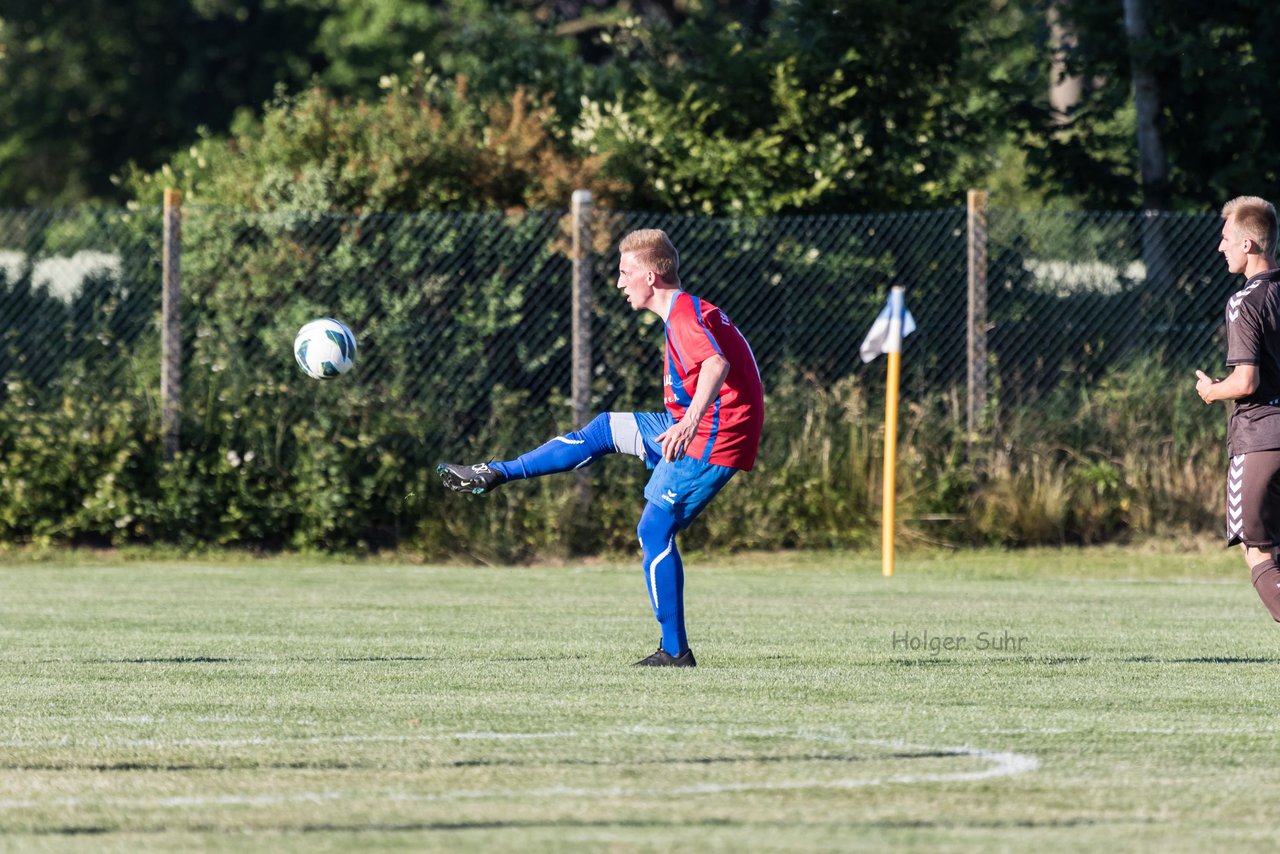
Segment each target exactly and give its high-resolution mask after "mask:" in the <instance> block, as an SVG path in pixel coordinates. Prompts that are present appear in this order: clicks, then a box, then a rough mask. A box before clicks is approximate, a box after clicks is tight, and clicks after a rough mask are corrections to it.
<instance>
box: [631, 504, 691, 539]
mask: <svg viewBox="0 0 1280 854" xmlns="http://www.w3.org/2000/svg"><path fill="white" fill-rule="evenodd" d="M679 529H680V525H679V522H678V521H677V520H676V517H675V515H674V514H672V513H669V512H668V511H666V510H663V509H662V508H661V507H659V506H658V505H656V504H653V503H652V502H648V503H646V504H645V505H644V513H642V514H641V515H640V524H639V525H637V526H636V535H637V536H638V537H639V538H640V543H641V545H645V544H648V543H664V544H665V543H666V542H667V541H668V540H670V539H671V538H672V537H673V536H674V535H675V533H676V531H678V530H679Z"/></svg>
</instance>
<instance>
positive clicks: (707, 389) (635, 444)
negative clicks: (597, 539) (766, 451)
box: [436, 229, 764, 667]
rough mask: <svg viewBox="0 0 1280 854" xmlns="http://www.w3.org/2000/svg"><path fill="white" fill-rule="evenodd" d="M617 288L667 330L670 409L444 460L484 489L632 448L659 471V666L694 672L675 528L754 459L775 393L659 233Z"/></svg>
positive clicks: (651, 661) (645, 516)
mask: <svg viewBox="0 0 1280 854" xmlns="http://www.w3.org/2000/svg"><path fill="white" fill-rule="evenodd" d="M618 249H619V253H620V256H621V257H620V260H619V263H618V288H619V289H620V290H621V291H622V292H623V294H624V295H625V296H626V298H627V302H628V304H630V306H631V308H632V309H634V310H636V311H641V310H644V311H651V312H653V313H654V314H656V315H658V316H659V317H661V318H662V320H663V323H664V326H665V331H666V359H665V364H664V371H663V374H664V379H663V403H664V404H665V406H666V411H665V412H602V413H600V414H599V415H598V416H596V417H595V419H593V420H592V421H591V423H589V424H587V425H586V426H585V427H582V428H581V429H579V430H577V431H574V432H573V433H569V434H566V435H564V436H557V437H556V438H554V439H552V440H551V441H549V442H547V443H546V444H544V445H542V446H540V447H538V448H535V449H534V450H532V451H529V452H528V453H526V454H524V455H522V456H520V457H518V458H516V459H514V460H509V461H506V462H493V463H479V464H476V465H469V466H468V465H457V464H454V463H441V464H440V465H439V466H437V467H436V473H437V474H439V475H440V477H441V479H442V480H443V481H444V484H445V486H447V487H449V488H450V489H452V490H455V491H457V492H470V493H475V494H477V495H478V494H483V493H486V492H490V491H492V490H493V489H494V488H495V487H497V486H498V485H499V484H502V483H505V482H506V481H508V480H521V479H524V478H529V477H540V476H542V475H545V474H553V473H555V472H562V471H570V470H573V469H577V468H581V467H582V466H585V465H588V464H590V463H591V462H593V461H595V460H597V459H599V458H600V457H602V456H604V455H605V454H612V453H624V454H631V455H633V456H635V457H638V458H640V459H642V460H644V461H645V464H646V465H647V466H648V467H649V468H650V469H652V471H653V474H652V475H651V476H650V478H649V483H648V485H647V486H646V487H645V490H644V496H645V499H646V500H647V501H646V504H645V508H644V512H643V513H642V514H641V516H640V524H639V527H638V528H637V533H638V534H639V536H640V546H641V550H642V552H643V557H644V564H643V569H644V574H645V585H646V587H647V588H648V592H649V604H650V605H651V606H652V608H653V613H654V617H656V618H657V620H658V624H659V625H660V626H661V628H662V641H661V643H660V644H659V646H658V649H657V651H656V652H654V653H653V654H652V655H650V656H649V657H647V658H645V659H643V660H641V661H638V662H636V664H638V665H643V666H648V667H694V666H696V665H697V661H696V660H695V659H694V657H693V650H691V649H690V648H689V643H688V639H687V637H686V634H685V621H684V565H683V563H682V561H681V560H680V552H679V550H678V549H677V547H676V534H677V533H678V532H679V531H680V530H681V529H683V528H685V527H686V526H688V524H689V523H690V522H692V521H693V520H694V518H695V517H697V515H698V514H699V513H701V512H702V509H703V508H704V507H706V506H707V504H708V503H709V502H710V501H711V499H712V498H714V497H715V495H716V493H718V492H719V491H720V490H721V489H722V488H723V487H724V485H725V484H726V483H728V482H729V479H730V478H732V477H733V475H734V474H735V473H737V472H739V471H749V470H750V469H751V468H752V466H754V465H755V460H756V451H757V449H758V448H759V446H760V435H761V432H762V430H763V428H764V389H763V386H762V384H761V382H760V370H759V368H758V367H757V365H756V360H755V356H754V355H753V354H752V352H751V347H750V345H749V344H747V339H746V338H745V337H743V335H742V333H741V331H739V330H738V328H737V327H736V326H734V324H733V322H732V321H730V320H729V317H728V315H726V314H725V313H724V312H723V311H721V310H720V309H719V308H717V307H716V306H714V305H712V304H711V303H709V302H707V301H706V300H703V299H700V298H698V297H696V296H693V295H692V294H688V293H686V292H685V291H683V290H681V288H680V256H679V254H678V253H677V252H676V248H675V246H674V245H672V243H671V239H670V238H669V237H667V234H666V232H664V231H661V230H659V229H642V230H640V231H634V232H632V233H631V234H628V235H627V236H626V237H625V238H623V240H622V243H621V244H620V245H619V247H618Z"/></svg>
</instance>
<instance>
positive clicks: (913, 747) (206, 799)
mask: <svg viewBox="0 0 1280 854" xmlns="http://www.w3.org/2000/svg"><path fill="white" fill-rule="evenodd" d="M616 734H633V735H641V734H653V735H657V734H663V735H672V734H688V732H687V731H682V730H675V729H657V728H647V727H627V728H625V729H621V730H605V731H600V732H596V733H591V734H590V735H616ZM721 734H722V735H731V736H733V735H736V736H756V737H759V736H784V737H791V738H799V739H806V740H819V741H840V742H843V743H847V744H858V745H865V746H874V747H883V748H889V749H893V750H900V751H901V750H910V751H919V752H928V753H931V754H941V755H943V756H949V757H954V758H956V759H975V760H979V761H981V762H985V763H987V767H985V768H979V769H976V770H972V771H954V772H948V773H932V774H893V775H882V776H873V777H855V778H845V779H837V780H803V779H802V780H775V781H762V782H756V783H699V784H694V785H689V786H676V787H669V786H662V787H630V788H628V787H618V786H607V787H599V788H581V787H567V786H553V787H545V788H535V789H492V790H458V791H450V792H440V793H414V792H401V791H391V792H384V793H381V794H357V793H345V792H335V791H327V792H294V793H286V794H263V795H192V796H185V797H172V798H103V799H88V798H78V797H66V798H56V799H50V800H38V799H31V798H24V799H3V800H0V810H17V809H38V808H45V809H47V808H51V807H77V808H78V807H87V806H100V807H111V808H132V809H143V808H153V809H157V808H158V809H164V808H185V807H203V806H269V805H274V804H284V803H325V802H332V801H343V800H351V801H359V800H369V799H382V800H387V801H396V802H436V801H460V800H512V799H520V798H535V799H537V798H564V797H574V798H627V797H645V796H657V797H670V796H672V795H689V796H692V795H714V794H724V793H735V792H751V791H793V790H800V789H860V788H868V787H873V786H888V785H913V784H919V783H959V782H973V781H978V780H989V779H995V778H999V777H1011V776H1015V775H1018V774H1025V773H1028V772H1031V771H1034V770H1036V769H1037V768H1039V767H1040V760H1038V759H1036V758H1035V757H1034V756H1030V755H1027V754H1024V753H1013V752H1007V751H994V750H985V749H982V748H976V747H969V746H963V747H934V746H930V745H921V744H912V743H908V742H902V741H886V740H882V739H865V738H849V737H847V736H844V735H842V734H839V733H835V732H831V731H821V730H819V731H805V730H795V731H788V730H777V729H767V730H765V729H761V730H734V731H732V732H727V733H721ZM574 737H579V734H577V733H571V732H546V733H498V732H459V733H442V734H438V735H430V736H427V735H424V736H409V737H405V738H404V739H400V738H398V737H366V736H344V737H340V738H335V739H328V740H334V741H336V740H343V741H346V740H372V739H373V738H379V740H390V741H393V740H410V739H433V740H442V739H471V740H511V739H526V738H545V739H556V738H574ZM261 741H262V742H264V743H293V742H294V741H296V740H291V739H262V740H261ZM187 743H189V742H185V741H175V742H170V744H175V745H179V744H187ZM235 743H237V744H238V743H242V742H240V741H237V742H235ZM255 743H256V742H255ZM885 758H886V759H892V757H885ZM800 761H803V760H800Z"/></svg>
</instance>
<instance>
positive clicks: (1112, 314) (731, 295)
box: [0, 207, 1239, 457]
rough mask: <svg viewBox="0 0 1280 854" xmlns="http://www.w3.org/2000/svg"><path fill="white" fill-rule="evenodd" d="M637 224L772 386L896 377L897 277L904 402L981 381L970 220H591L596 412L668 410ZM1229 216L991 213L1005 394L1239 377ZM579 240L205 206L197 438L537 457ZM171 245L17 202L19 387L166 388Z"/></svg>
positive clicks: (197, 232)
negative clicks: (346, 341) (1227, 263)
mask: <svg viewBox="0 0 1280 854" xmlns="http://www.w3.org/2000/svg"><path fill="white" fill-rule="evenodd" d="M641 227H657V228H663V229H665V230H667V232H668V233H669V234H670V235H671V236H672V238H673V240H674V242H675V244H676V245H677V247H679V249H680V251H681V254H682V274H683V279H684V284H685V287H686V288H687V289H688V290H690V291H693V292H695V293H698V294H699V295H701V296H704V297H705V298H707V299H709V300H710V301H711V302H713V303H715V304H717V305H719V306H720V307H722V308H723V309H724V310H725V311H726V312H727V313H728V314H729V315H730V317H732V318H733V319H734V320H735V322H736V323H738V325H739V326H740V327H741V328H742V329H743V330H744V331H745V333H746V335H747V336H748V339H749V340H750V341H751V344H752V347H753V349H754V351H755V353H756V356H757V359H758V361H759V363H760V366H761V369H762V373H763V375H764V377H765V381H766V386H767V387H768V385H769V384H771V383H777V382H781V381H784V378H798V379H802V380H805V381H812V382H816V383H819V384H832V383H835V382H836V381H838V380H840V379H841V378H844V377H848V376H850V375H853V376H856V377H858V378H859V379H860V380H861V381H864V382H865V383H866V384H867V385H868V386H870V387H873V388H874V387H875V386H876V384H877V383H880V382H882V379H881V376H882V374H883V367H882V366H881V365H879V364H878V363H873V364H872V365H869V366H866V365H863V363H862V362H861V360H860V359H859V356H858V347H859V344H860V343H861V339H862V337H863V335H864V334H865V332H866V330H867V329H868V328H869V326H870V325H871V322H872V320H873V319H874V318H875V316H876V314H877V312H878V311H879V310H880V308H881V307H882V305H883V303H884V300H885V296H886V292H887V290H888V288H889V287H890V286H891V285H894V284H902V285H905V286H906V288H907V304H908V307H909V308H910V310H911V311H912V313H913V314H914V316H915V318H916V321H917V324H918V331H917V332H916V333H915V334H914V335H913V336H912V337H911V338H909V339H908V340H907V342H906V345H905V349H904V357H903V372H904V373H903V377H904V380H903V381H904V395H907V396H910V395H912V394H923V393H927V392H931V391H939V390H949V389H959V390H960V391H962V392H963V390H964V388H965V383H966V377H967V375H968V373H967V372H968V370H969V367H970V366H969V364H968V362H969V355H968V349H967V347H968V313H969V304H968V300H969V296H968V295H969V276H968V257H969V254H968V253H969V247H970V245H971V239H972V237H973V235H971V234H970V230H969V228H968V226H967V220H966V211H965V210H964V209H963V208H960V209H955V210H942V211H927V212H918V213H900V214H883V215H850V216H814V217H780V218H774V219H744V220H732V219H708V218H699V217H683V216H671V215H657V214H639V213H628V212H615V211H606V210H599V209H597V210H595V211H593V212H592V213H591V219H590V223H589V225H588V226H587V228H588V230H589V240H588V241H587V242H588V243H589V244H590V245H591V246H592V247H593V250H594V251H593V254H592V255H591V257H590V259H589V260H590V264H591V271H592V272H591V281H592V282H593V287H594V303H593V311H592V317H593V325H592V348H593V352H594V358H593V365H592V370H591V389H590V403H591V408H592V409H593V410H601V409H618V410H626V409H641V410H652V409H657V408H658V407H660V406H661V397H660V394H661V385H660V371H659V360H660V356H659V353H660V348H661V346H662V330H661V325H660V324H659V323H657V322H655V318H653V317H651V316H649V315H647V314H634V313H632V312H631V311H630V310H629V309H628V308H627V306H626V304H625V301H624V300H622V298H621V297H620V296H619V295H618V294H617V293H616V292H615V290H614V287H613V285H614V282H615V281H616V264H617V255H616V245H617V242H618V240H619V239H620V238H621V237H622V235H624V234H625V233H627V232H628V231H631V230H633V229H636V228H641ZM1219 227H1220V220H1219V218H1218V217H1217V216H1216V215H1175V214H1161V215H1158V216H1148V215H1142V214H1121V213H1096V212H1087V213H1076V212H1070V213H1068V212H1053V211H1037V212H1024V211H1013V210H1003V209H992V210H990V211H988V212H987V217H986V231H985V235H978V237H979V239H984V240H985V249H986V258H987V265H986V288H987V305H986V317H985V320H984V322H983V323H982V327H983V328H982V329H981V330H980V332H981V333H982V334H985V336H986V345H987V346H986V353H987V360H986V373H987V377H988V381H989V383H990V385H991V387H992V389H993V392H992V397H993V405H995V406H998V407H1009V406H1022V405H1026V404H1027V403H1028V402H1031V401H1034V400H1035V399H1036V398H1037V397H1039V396H1041V395H1043V394H1045V393H1046V391H1048V390H1049V389H1051V388H1053V387H1055V386H1059V385H1061V384H1063V383H1088V382H1092V381H1094V380H1096V379H1097V378H1098V377H1099V376H1101V375H1102V374H1104V373H1105V372H1106V371H1108V370H1109V369H1111V368H1113V367H1114V366H1116V365H1118V364H1121V363H1123V362H1124V361H1125V360H1126V359H1128V358H1130V357H1132V356H1134V355H1136V354H1154V355H1156V356H1157V357H1159V358H1160V359H1163V360H1165V361H1167V362H1170V363H1176V364H1177V365H1179V366H1182V365H1185V366H1186V367H1187V369H1188V371H1190V369H1191V368H1193V367H1205V368H1206V369H1212V368H1213V367H1214V366H1216V365H1219V364H1221V359H1222V352H1221V346H1222V345H1221V341H1220V339H1219V335H1218V329H1219V327H1220V325H1221V311H1222V305H1223V303H1224V300H1225V299H1226V297H1227V296H1228V295H1229V294H1230V293H1231V292H1232V291H1233V290H1234V289H1235V288H1237V287H1238V285H1239V282H1238V281H1235V280H1233V277H1231V276H1230V275H1229V274H1228V273H1227V272H1226V270H1225V267H1224V265H1223V263H1222V261H1221V259H1220V257H1219V256H1218V254H1217V252H1216V251H1215V247H1216V243H1217V240H1218V229H1219ZM572 229H573V224H572V222H571V221H570V217H569V214H568V212H567V211H549V212H531V213H522V214H519V215H503V214H439V213H432V214H372V215H363V216H337V215H329V214H319V213H314V212H308V211H279V212H270V213H255V212H247V211H237V210H220V209H212V208H202V207H188V208H187V209H186V210H184V211H183V212H182V244H181V303H180V305H181V319H182V327H181V328H182V339H183V342H182V347H183V351H182V380H181V411H182V413H183V415H182V418H183V429H184V441H186V439H187V437H186V435H185V434H186V433H189V432H190V431H191V430H193V429H194V430H195V431H196V432H195V434H193V435H191V436H190V437H189V438H190V441H199V440H200V439H199V432H200V431H201V430H216V429H218V426H217V425H218V424H223V423H230V422H234V421H235V419H236V418H237V417H239V416H238V415H237V413H238V412H241V411H242V410H243V409H244V408H245V407H246V406H249V405H250V402H252V401H255V400H256V401H258V403H259V404H261V405H264V406H268V407H270V409H271V411H272V412H273V413H276V414H277V416H278V418H279V421H280V424H281V425H284V424H296V425H305V424H309V423H311V422H312V421H313V420H314V416H315V414H316V413H317V412H323V411H328V412H330V413H333V412H337V411H339V410H340V409H341V407H342V406H344V405H357V404H358V405H359V406H361V407H365V408H368V407H374V408H375V409H378V410H382V411H392V412H394V413H397V414H399V415H400V416H402V417H401V418H400V419H399V421H393V422H386V421H382V422H378V424H379V429H382V430H389V431H391V432H387V433H383V434H380V435H362V439H361V440H362V441H370V442H374V443H391V444H392V445H396V446H398V447H402V448H403V447H405V446H407V445H417V446H420V447H423V448H424V449H426V453H427V454H428V455H429V456H439V457H452V456H456V455H459V454H468V453H506V452H512V451H518V450H520V449H521V448H522V447H523V445H525V444H527V443H528V442H530V441H535V440H538V439H541V438H545V437H546V436H548V435H550V433H551V432H553V431H559V430H564V429H566V428H568V427H570V426H573V425H572V424H571V422H572V420H573V413H572V412H571V410H570V387H569V386H570V382H571V380H570V377H571V374H572V366H571V351H572V342H571V322H570V319H571V313H572V306H571V282H572V268H573V260H572V258H571V257H570V247H571V243H572V240H571V238H572ZM161 233H162V213H161V211H159V210H156V209H141V210H132V211H119V210H75V211H57V212H51V211H24V212H6V213H0V342H2V343H3V361H2V362H0V377H2V378H3V380H4V383H3V384H0V395H5V396H6V398H7V397H9V396H12V395H15V394H21V395H23V396H25V398H26V399H27V400H28V401H29V402H30V405H32V406H40V405H47V406H56V405H57V401H58V399H59V396H60V393H61V392H62V391H63V390H65V388H67V387H69V386H71V385H74V384H79V383H93V384H96V387H98V388H100V389H102V390H103V393H104V394H110V393H112V392H111V390H113V389H115V390H116V391H118V392H119V393H124V392H125V390H126V389H127V388H138V387H142V388H148V389H152V392H151V393H153V394H158V378H159V373H160V367H159V365H160V361H161V352H160V349H161V345H160V333H159V330H160V326H161V324H160V318H159V311H160V306H161V279H162V269H161V247H162V238H161ZM325 315H332V316H335V317H339V318H341V319H342V320H344V321H345V322H347V323H348V324H349V325H350V326H351V327H352V329H354V330H355V331H356V334H357V336H358V338H359V339H360V359H359V362H358V364H357V367H356V370H355V371H353V372H352V373H351V374H348V375H347V376H345V377H343V378H342V379H341V380H339V381H337V382H330V383H318V382H316V381H313V380H310V379H307V378H306V377H304V376H303V375H302V374H301V373H300V372H299V371H298V370H297V368H296V365H295V364H294V362H293V359H292V355H291V345H292V341H293V335H294V332H295V331H296V330H297V328H298V327H299V326H301V325H302V324H303V323H304V322H305V321H307V320H309V319H311V318H313V317H317V316H325ZM223 408H226V410H227V411H225V412H224V411H222V410H223ZM156 411H157V412H158V411H159V406H158V404H157V410H156ZM157 417H158V416H157ZM228 419H229V421H228ZM367 426H370V427H372V426H373V422H372V421H370V422H369V423H368V425H367ZM278 429H283V427H280V428H278ZM494 441H498V442H499V444H501V445H503V447H492V443H493V442H494ZM481 443H489V446H488V447H482V446H481ZM508 446H509V447H508Z"/></svg>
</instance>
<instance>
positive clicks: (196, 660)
mask: <svg viewBox="0 0 1280 854" xmlns="http://www.w3.org/2000/svg"><path fill="white" fill-rule="evenodd" d="M93 660H94V661H98V662H101V663H103V664H243V663H245V662H247V661H249V659H247V658H214V657H213V656H207V655H175V656H171V657H169V658H96V659H93Z"/></svg>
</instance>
